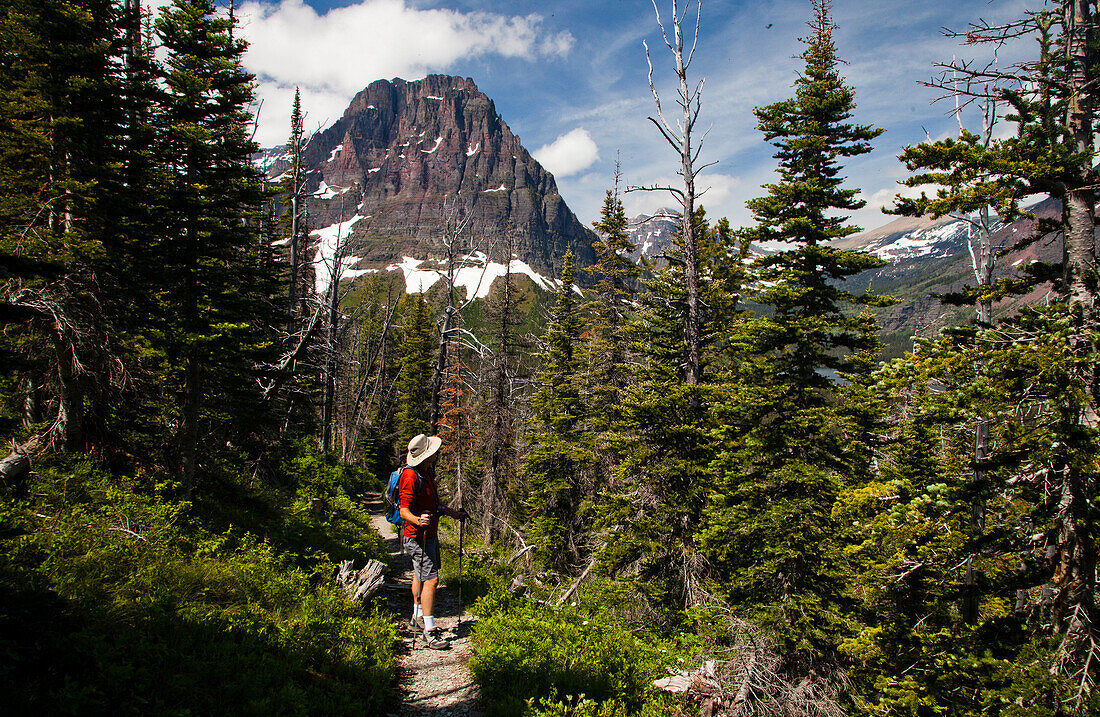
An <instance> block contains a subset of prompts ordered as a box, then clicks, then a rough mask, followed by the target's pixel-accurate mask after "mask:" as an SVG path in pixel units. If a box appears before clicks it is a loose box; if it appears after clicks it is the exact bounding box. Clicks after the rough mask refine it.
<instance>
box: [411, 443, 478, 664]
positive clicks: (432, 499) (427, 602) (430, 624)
mask: <svg viewBox="0 0 1100 717" xmlns="http://www.w3.org/2000/svg"><path fill="white" fill-rule="evenodd" d="M442 445H443V439H441V438H439V437H438V436H431V437H429V436H425V435H424V434H423V433H421V434H420V435H418V436H416V437H415V438H413V439H412V440H411V441H409V451H408V455H406V457H405V465H406V467H405V470H403V471H402V472H401V478H400V480H399V482H398V494H399V496H400V499H401V520H402V521H403V527H402V529H401V545H402V547H404V549H405V553H406V554H407V555H409V556H411V557H412V563H413V575H412V595H413V615H412V619H411V620H410V621H409V622H410V625H411V626H412V628H413V630H416V629H417V628H423V632H424V642H425V644H426V645H427V646H428V647H429V648H431V649H433V650H446V649H447V648H449V647H450V643H448V642H447V641H446V640H444V639H443V638H442V637H440V635H439V631H438V630H437V629H436V626H435V618H434V616H433V615H432V609H433V608H434V606H435V588H436V585H437V584H438V583H439V567H440V562H439V536H438V532H437V528H438V525H439V516H440V515H446V516H448V517H450V518H454V519H455V520H465V519H466V517H467V516H466V511H465V510H451V509H450V508H448V507H447V506H445V505H443V504H442V503H441V502H440V501H439V487H438V486H437V485H436V482H435V463H436V461H437V460H438V459H439V448H440V446H442Z"/></svg>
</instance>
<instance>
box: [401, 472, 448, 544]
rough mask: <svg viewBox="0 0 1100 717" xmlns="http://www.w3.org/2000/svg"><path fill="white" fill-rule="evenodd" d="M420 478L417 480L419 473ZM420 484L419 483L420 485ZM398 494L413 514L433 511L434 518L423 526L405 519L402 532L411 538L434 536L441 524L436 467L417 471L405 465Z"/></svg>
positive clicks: (403, 506)
mask: <svg viewBox="0 0 1100 717" xmlns="http://www.w3.org/2000/svg"><path fill="white" fill-rule="evenodd" d="M418 472H419V474H420V479H419V480H417V477H416V476H417V473H418ZM418 484H419V485H418ZM397 494H398V495H399V496H400V498H401V507H402V508H406V509H408V511H409V512H410V513H412V514H413V515H423V514H424V513H431V514H432V520H431V522H430V523H428V524H427V525H425V526H424V527H423V528H421V527H419V526H416V525H413V524H412V523H410V522H409V521H407V520H406V521H405V524H404V525H403V526H402V530H401V534H402V535H405V536H408V537H410V538H434V537H436V534H437V531H436V527H437V526H438V524H439V488H438V486H436V483H435V468H427V469H424V468H421V469H420V470H419V471H416V470H414V469H412V468H409V467H407V466H406V467H405V470H404V471H402V472H401V478H400V479H399V480H398V483H397Z"/></svg>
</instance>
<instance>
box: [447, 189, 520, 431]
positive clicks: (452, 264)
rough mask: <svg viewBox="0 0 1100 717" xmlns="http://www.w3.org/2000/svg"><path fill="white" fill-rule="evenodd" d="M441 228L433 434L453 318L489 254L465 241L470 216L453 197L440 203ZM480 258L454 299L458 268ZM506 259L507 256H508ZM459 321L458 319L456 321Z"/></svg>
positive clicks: (481, 276)
mask: <svg viewBox="0 0 1100 717" xmlns="http://www.w3.org/2000/svg"><path fill="white" fill-rule="evenodd" d="M443 211H444V231H443V240H442V241H443V246H444V248H445V249H446V251H447V257H446V259H447V267H446V272H445V273H444V274H443V279H444V280H445V281H446V297H447V305H446V307H444V309H443V320H442V321H441V322H440V328H439V349H438V351H437V352H436V363H435V370H434V372H433V375H432V410H431V433H433V434H434V433H436V432H437V431H438V429H439V422H440V417H441V416H440V408H439V406H440V396H441V394H442V392H443V379H444V376H445V374H446V372H447V366H448V355H447V354H448V346H449V345H450V344H451V343H452V342H453V341H454V340H455V334H456V332H458V331H459V330H460V327H459V326H457V325H456V321H458V320H459V319H461V316H462V312H463V311H465V309H466V308H467V307H469V306H470V304H472V303H473V302H474V300H475V299H476V298H477V296H478V295H479V294H480V293H481V286H482V284H483V282H484V281H485V279H486V277H487V273H488V269H489V257H490V256H492V247H491V246H485V247H474V246H473V242H472V241H469V240H471V239H472V238H473V237H472V236H471V231H470V230H471V227H470V221H471V219H470V216H469V215H468V214H467V213H466V211H465V208H464V207H461V206H459V204H458V201H457V199H456V200H454V201H453V202H452V203H451V204H449V205H447V204H445V205H444V208H443ZM479 257H481V272H480V274H479V277H478V282H477V284H476V286H475V287H474V290H473V291H472V292H468V293H467V298H466V300H465V301H462V302H458V301H457V299H456V296H455V290H456V288H457V285H456V281H457V279H458V274H459V273H460V272H462V270H464V269H467V268H471V267H473V266H475V265H476V264H477V263H478V260H479ZM509 261H510V258H509ZM458 323H459V324H460V323H461V322H460V321H458Z"/></svg>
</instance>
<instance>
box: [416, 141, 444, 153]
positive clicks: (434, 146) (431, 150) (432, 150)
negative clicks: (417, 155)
mask: <svg viewBox="0 0 1100 717" xmlns="http://www.w3.org/2000/svg"><path fill="white" fill-rule="evenodd" d="M442 143H443V138H442V137H436V138H435V145H433V146H432V148H431V149H422V150H420V151H421V152H423V153H424V154H435V151H436V150H437V149H439V145H440V144H442Z"/></svg>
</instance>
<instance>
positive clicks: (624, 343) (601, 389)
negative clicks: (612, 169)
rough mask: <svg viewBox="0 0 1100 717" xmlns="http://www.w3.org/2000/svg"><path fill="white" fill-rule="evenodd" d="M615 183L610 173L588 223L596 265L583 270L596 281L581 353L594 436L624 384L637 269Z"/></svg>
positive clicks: (604, 423)
mask: <svg viewBox="0 0 1100 717" xmlns="http://www.w3.org/2000/svg"><path fill="white" fill-rule="evenodd" d="M618 179H619V177H618V169H616V176H615V187H614V189H609V190H607V194H606V196H605V197H604V201H603V207H602V208H601V210H600V218H599V220H598V221H595V222H593V223H592V228H593V229H595V230H596V232H597V236H598V237H599V238H598V239H597V240H596V241H595V242H593V243H592V248H593V249H594V250H595V252H596V264H595V265H594V266H592V267H591V268H590V269H588V272H589V273H590V274H591V275H592V276H593V277H594V278H595V280H596V281H595V287H594V289H595V291H594V292H593V298H592V299H591V300H590V301H589V302H588V313H590V314H591V319H590V320H589V327H588V331H587V334H588V340H587V341H586V342H585V343H584V346H583V347H582V348H583V353H584V354H585V355H586V358H587V361H586V364H587V366H588V369H587V374H588V383H589V386H588V390H587V395H588V398H587V403H588V404H589V406H591V407H592V411H590V412H589V415H590V419H591V420H592V421H595V423H594V424H593V425H592V426H591V429H590V430H593V431H595V432H597V433H598V432H601V431H604V430H607V428H608V426H609V424H610V420H611V415H610V412H611V411H612V410H613V408H614V406H615V405H616V404H617V403H618V401H619V392H620V391H622V389H623V388H624V387H625V386H626V383H627V380H628V376H627V371H626V361H627V355H628V351H629V336H628V334H627V318H628V314H629V311H630V304H631V301H632V298H633V296H634V292H635V288H636V284H637V280H638V265H637V264H635V263H634V261H633V260H632V259H631V258H630V255H631V253H632V252H633V251H634V244H633V242H631V240H630V234H629V232H628V222H627V218H626V210H625V209H624V208H623V202H622V199H621V198H620V197H619V182H618Z"/></svg>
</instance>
